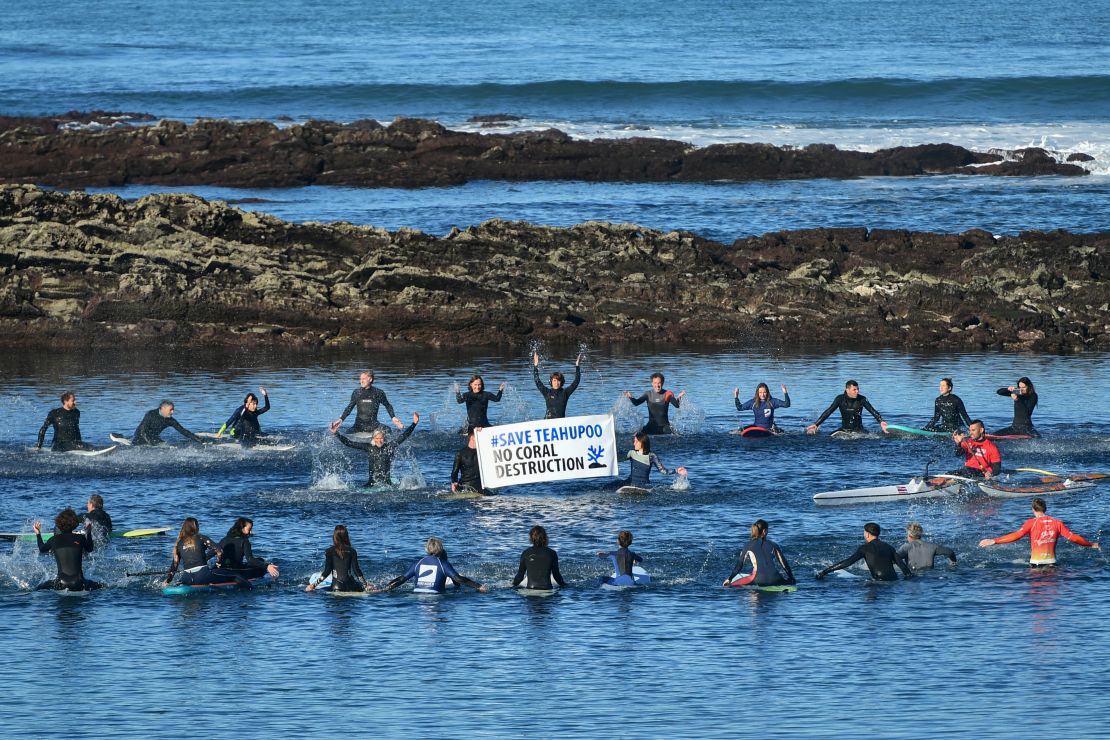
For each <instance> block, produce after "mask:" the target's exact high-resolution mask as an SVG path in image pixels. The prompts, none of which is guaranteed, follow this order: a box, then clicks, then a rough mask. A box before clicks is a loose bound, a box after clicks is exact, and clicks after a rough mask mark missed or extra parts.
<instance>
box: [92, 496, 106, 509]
mask: <svg viewBox="0 0 1110 740" xmlns="http://www.w3.org/2000/svg"><path fill="white" fill-rule="evenodd" d="M89 503H90V504H92V505H93V508H94V509H103V508H104V497H103V496H101V495H100V494H99V493H94V494H93V495H91V496H89Z"/></svg>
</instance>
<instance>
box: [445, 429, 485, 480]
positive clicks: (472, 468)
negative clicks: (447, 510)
mask: <svg viewBox="0 0 1110 740" xmlns="http://www.w3.org/2000/svg"><path fill="white" fill-rule="evenodd" d="M475 431H477V429H470V430H469V431H467V433H466V446H465V447H462V448H460V449H459V451H458V452H456V453H455V464H454V465H453V466H452V467H451V493H459V492H464V491H473V492H475V493H489V491H487V490H486V489H484V488H482V469H481V468H480V467H479V465H478V442H477V440H476V439H475V438H474V432H475Z"/></svg>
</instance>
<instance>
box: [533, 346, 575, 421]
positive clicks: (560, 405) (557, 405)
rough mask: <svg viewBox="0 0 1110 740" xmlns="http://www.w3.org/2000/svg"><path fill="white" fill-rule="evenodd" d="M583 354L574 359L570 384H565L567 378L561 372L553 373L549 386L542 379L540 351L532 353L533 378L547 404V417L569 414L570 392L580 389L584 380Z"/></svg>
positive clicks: (557, 417)
mask: <svg viewBox="0 0 1110 740" xmlns="http://www.w3.org/2000/svg"><path fill="white" fill-rule="evenodd" d="M581 364H582V355H578V357H577V358H575V360H574V380H573V381H571V384H570V385H565V383H566V378H564V377H563V374H562V373H560V372H553V373H551V387H550V388H548V387H547V386H546V385H544V384H543V381H542V380H540V353H539V352H533V353H532V380H534V381H535V382H536V388H537V389H538V390H539V392H540V393H541V394H542V395H543V402H544V404H546V405H547V412H546V413H545V414H544V416H543V418H545V419H563V418H565V417H566V415H567V401H569V400H570V394H572V393H574V392H575V391H576V390H577V389H578V383H579V382H581V380H582V368H581V367H580V366H581Z"/></svg>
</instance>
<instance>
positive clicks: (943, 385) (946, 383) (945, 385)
mask: <svg viewBox="0 0 1110 740" xmlns="http://www.w3.org/2000/svg"><path fill="white" fill-rule="evenodd" d="M939 387H940V394H941V395H942V396H947V395H948V394H949V393H951V392H952V378H941V379H940V386H939Z"/></svg>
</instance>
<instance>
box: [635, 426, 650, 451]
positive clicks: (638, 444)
mask: <svg viewBox="0 0 1110 740" xmlns="http://www.w3.org/2000/svg"><path fill="white" fill-rule="evenodd" d="M632 449H634V450H636V451H637V452H642V453H643V454H645V455H646V454H648V453H649V452H651V437H649V436H648V435H646V434H644V433H643V432H636V436H634V437H633V438H632Z"/></svg>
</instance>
